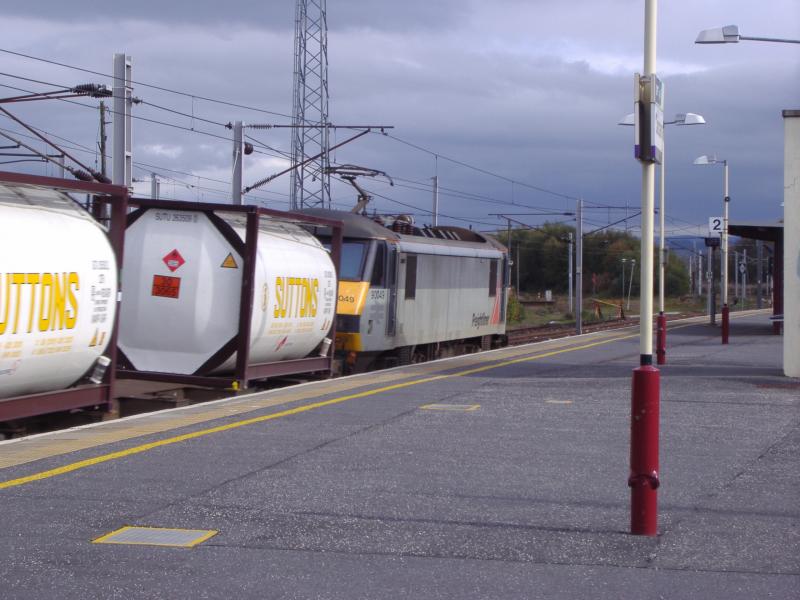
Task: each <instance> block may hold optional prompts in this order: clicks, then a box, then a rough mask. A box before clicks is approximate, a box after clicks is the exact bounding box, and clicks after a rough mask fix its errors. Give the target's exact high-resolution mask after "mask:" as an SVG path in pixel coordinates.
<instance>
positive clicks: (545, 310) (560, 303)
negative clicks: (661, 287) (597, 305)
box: [511, 293, 706, 328]
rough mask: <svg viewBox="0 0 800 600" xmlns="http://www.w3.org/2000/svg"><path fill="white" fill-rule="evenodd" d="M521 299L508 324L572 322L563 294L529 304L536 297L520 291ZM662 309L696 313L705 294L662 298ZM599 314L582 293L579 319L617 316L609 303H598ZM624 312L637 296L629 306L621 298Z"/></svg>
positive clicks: (633, 308) (635, 301) (634, 304)
mask: <svg viewBox="0 0 800 600" xmlns="http://www.w3.org/2000/svg"><path fill="white" fill-rule="evenodd" d="M520 299H521V301H522V304H523V306H524V309H525V310H524V316H523V319H522V321H520V322H518V323H514V324H512V325H511V327H512V328H517V327H537V326H542V325H551V324H559V325H565V324H570V323H574V322H575V317H574V315H573V314H571V313H570V312H569V307H568V302H567V296H556V295H554V296H553V303H552V304H532V303H531V301H533V300H537V299H538V298H537V297H536V296H535V295H533V294H524V293H523V294H521V298H520ZM598 300H602V301H603V302H609V303H612V304H616V305H618V304H619V302H620V299H619V298H598ZM664 305H665V306H664V309H665V312H667V313H681V314H696V313H703V312H705V310H706V299H705V297H703V298H700V297H697V296H685V297H675V298H665V301H664ZM653 307H654V310H658V298H654V305H653ZM601 310H602V314H603V318H602V319H598V318H597V316H596V315H595V314H594V311H593V303H592V298H590V297H586V296H585V297H584V310H583V322H584V323H594V322H597V321H600V320H611V319H615V318H616V316H617V311H616V310H615V309H614V307H612V306H608V305H606V304H603V305H602V308H601ZM625 315H626V316H628V317H630V316H631V315H636V316H638V315H639V298H631V303H630V309H629V308H628V304H627V300H626V302H625Z"/></svg>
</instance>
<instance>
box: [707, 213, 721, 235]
mask: <svg viewBox="0 0 800 600" xmlns="http://www.w3.org/2000/svg"><path fill="white" fill-rule="evenodd" d="M722 231H723V221H722V217H709V218H708V235H709V237H710V236H714V235H722Z"/></svg>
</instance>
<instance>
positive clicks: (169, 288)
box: [152, 275, 181, 298]
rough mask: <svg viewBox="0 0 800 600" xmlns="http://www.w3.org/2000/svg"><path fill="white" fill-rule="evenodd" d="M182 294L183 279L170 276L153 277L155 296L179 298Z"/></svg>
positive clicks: (153, 293)
mask: <svg viewBox="0 0 800 600" xmlns="http://www.w3.org/2000/svg"><path fill="white" fill-rule="evenodd" d="M180 292H181V278H180V277H170V276H169V275H153V292H152V295H153V296H160V297H161V298H177V297H178V296H179V295H180Z"/></svg>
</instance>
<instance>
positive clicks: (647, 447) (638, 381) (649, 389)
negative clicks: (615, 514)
mask: <svg viewBox="0 0 800 600" xmlns="http://www.w3.org/2000/svg"><path fill="white" fill-rule="evenodd" d="M660 378H661V374H660V373H659V370H658V369H656V368H655V367H654V366H652V365H644V366H641V367H639V368H638V369H634V370H633V386H632V394H631V463H630V464H631V470H630V476H629V477H628V487H630V488H631V533H632V534H633V535H651V536H653V535H657V534H658V496H657V491H656V490H657V489H658V486H659V481H658V420H659V416H658V415H659V395H660Z"/></svg>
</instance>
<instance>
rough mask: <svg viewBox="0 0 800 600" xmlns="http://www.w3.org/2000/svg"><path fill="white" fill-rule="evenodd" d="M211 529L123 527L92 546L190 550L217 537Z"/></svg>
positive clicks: (94, 542) (101, 537) (104, 536)
mask: <svg viewBox="0 0 800 600" xmlns="http://www.w3.org/2000/svg"><path fill="white" fill-rule="evenodd" d="M217 533H218V532H217V531H215V530H213V529H169V528H166V527H129V526H127V525H126V526H125V527H122V528H120V529H117V530H116V531H112V532H111V533H107V534H105V535H101V536H100V537H99V538H96V539H94V540H92V543H93V544H136V545H144V546H172V547H175V548H192V547H193V546H197V544H201V543H203V542H205V541H206V540H207V539H210V538H212V537H214V536H215V535H217Z"/></svg>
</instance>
